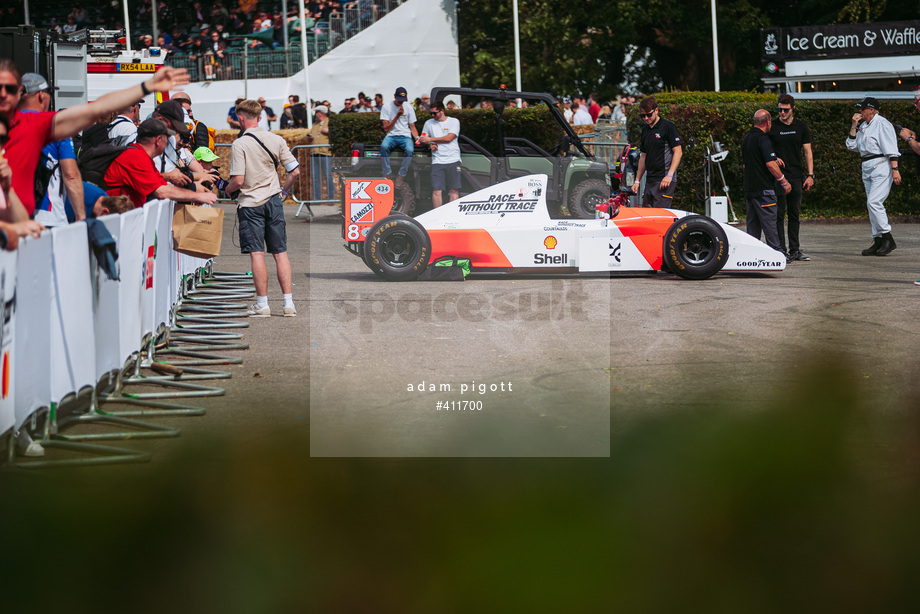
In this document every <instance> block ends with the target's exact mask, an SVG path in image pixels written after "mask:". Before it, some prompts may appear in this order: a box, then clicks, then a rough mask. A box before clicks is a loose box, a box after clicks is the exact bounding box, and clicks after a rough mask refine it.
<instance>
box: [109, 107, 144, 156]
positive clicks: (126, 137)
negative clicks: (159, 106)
mask: <svg viewBox="0 0 920 614" xmlns="http://www.w3.org/2000/svg"><path fill="white" fill-rule="evenodd" d="M139 123H141V103H139V102H138V103H135V104H133V105H131V106H130V107H128V108H127V109H123V110H122V112H121V113H119V114H118V117H116V118H115V119H113V120H112V122H111V123H110V124H109V142H110V143H112V144H113V145H116V146H119V147H124V146H127V145H130V144H132V143H134V142H135V141H136V140H137V125H138V124H139Z"/></svg>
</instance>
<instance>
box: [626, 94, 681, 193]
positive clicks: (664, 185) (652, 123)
mask: <svg viewBox="0 0 920 614" xmlns="http://www.w3.org/2000/svg"><path fill="white" fill-rule="evenodd" d="M639 117H640V118H641V119H642V121H644V122H645V125H644V126H642V139H641V141H640V145H639V147H640V151H641V152H642V153H641V154H640V155H639V170H638V171H637V172H636V182H635V183H634V184H633V186H632V191H633V194H638V193H639V181H640V180H641V179H642V175H644V174H646V173H648V176H647V177H646V178H645V196H644V198H643V199H642V206H643V207H670V206H671V200H672V199H673V198H674V190H676V189H677V178H676V176H675V174H676V173H677V165H678V164H680V158H681V156H682V155H683V149H682V148H681V145H680V135H679V134H677V128H675V127H674V124H672V123H671V122H669V121H668V120H666V119H663V118H661V117H659V116H658V101H657V100H655V99H654V98H653V97H652V96H649V97H648V98H643V99H642V102H640V103H639Z"/></svg>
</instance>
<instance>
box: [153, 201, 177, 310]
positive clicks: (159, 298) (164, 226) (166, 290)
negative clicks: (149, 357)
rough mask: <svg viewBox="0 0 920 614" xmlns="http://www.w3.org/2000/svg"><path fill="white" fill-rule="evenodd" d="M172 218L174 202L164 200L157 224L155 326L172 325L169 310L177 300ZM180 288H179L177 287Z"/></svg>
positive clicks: (154, 283)
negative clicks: (172, 270) (174, 278)
mask: <svg viewBox="0 0 920 614" xmlns="http://www.w3.org/2000/svg"><path fill="white" fill-rule="evenodd" d="M172 216H173V202H172V201H171V200H164V201H163V206H162V207H161V208H160V217H159V220H158V222H157V249H156V255H155V258H156V266H155V267H154V275H155V279H154V282H153V285H154V287H155V288H156V309H155V310H154V319H155V321H156V322H155V325H156V326H159V325H160V324H163V323H166V324H172V322H170V321H169V310H170V308H171V307H172V305H173V303H174V302H175V301H176V300H177V296H178V295H177V294H176V292H175V291H174V290H173V285H172V275H171V272H170V269H171V268H172V267H171V264H172V261H173V259H172V251H173V250H172ZM176 288H178V286H176Z"/></svg>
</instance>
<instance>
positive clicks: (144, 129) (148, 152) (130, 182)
mask: <svg viewBox="0 0 920 614" xmlns="http://www.w3.org/2000/svg"><path fill="white" fill-rule="evenodd" d="M169 132H170V131H169V128H168V127H167V126H166V124H165V123H163V122H162V121H161V120H159V119H147V120H144V121H143V122H141V125H140V126H138V128H137V141H136V142H135V143H134V144H133V145H130V146H129V147H128V148H127V149H126V150H124V151H123V152H121V153H120V154H119V155H118V157H117V158H115V159H114V160H113V161H112V163H111V164H110V165H109V168H108V170H106V172H105V176H104V179H103V180H104V182H105V185H106V188H107V190H106V191H107V192H108V194H109V196H118V195H121V194H124V195H125V196H127V197H128V198H130V199H131V203H132V204H133V205H134V206H135V207H143V206H144V203H146V202H147V201H148V200H150V199H151V198H170V199H172V200H175V201H180V202H192V203H198V204H202V205H210V204H213V203H215V202H216V201H217V196H216V195H215V194H214V193H213V192H196V191H193V190H185V189H183V188H180V187H178V186H175V185H170V184H168V183H167V182H166V180H165V179H164V178H163V176H162V175H161V174H160V172H159V171H158V170H157V168H156V166H154V163H153V158H155V157H157V156H162V155H163V152H164V151H165V149H166V147H167V146H168V145H167V141H168V140H169V138H170V135H169Z"/></svg>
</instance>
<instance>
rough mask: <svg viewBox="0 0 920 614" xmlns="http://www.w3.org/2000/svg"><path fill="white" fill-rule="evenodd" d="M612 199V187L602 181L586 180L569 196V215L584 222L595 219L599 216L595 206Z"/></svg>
mask: <svg viewBox="0 0 920 614" xmlns="http://www.w3.org/2000/svg"><path fill="white" fill-rule="evenodd" d="M608 198H610V186H609V185H607V184H606V183H605V182H603V181H601V180H600V179H586V180H585V181H582V182H581V183H579V184H578V185H577V186H575V187H574V188H573V189H572V193H571V194H570V195H569V213H570V214H571V215H572V217H577V218H581V219H583V220H588V219H594V217H595V216H596V215H597V210H596V209H595V206H596V205H597V204H598V203H601V202H607V199H608Z"/></svg>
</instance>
